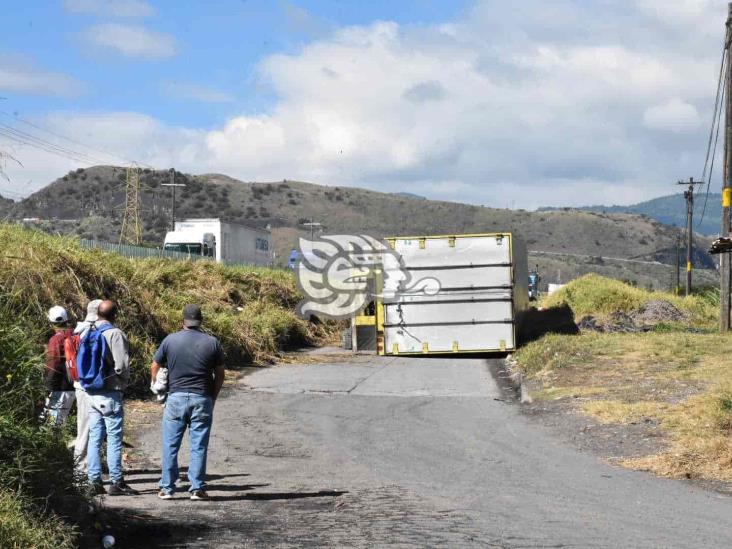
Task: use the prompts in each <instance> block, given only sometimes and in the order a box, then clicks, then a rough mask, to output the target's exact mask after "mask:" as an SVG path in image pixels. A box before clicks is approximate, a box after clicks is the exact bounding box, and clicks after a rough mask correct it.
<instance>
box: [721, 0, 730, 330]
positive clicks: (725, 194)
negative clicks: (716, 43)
mask: <svg viewBox="0 0 732 549" xmlns="http://www.w3.org/2000/svg"><path fill="white" fill-rule="evenodd" d="M727 13H728V15H727V23H726V25H727V30H726V35H725V36H726V38H725V44H724V47H725V55H726V57H727V68H726V72H725V75H724V89H725V90H726V91H727V93H726V95H725V103H724V164H723V173H722V180H723V181H724V184H723V185H724V186H723V187H722V226H721V228H720V231H719V236H720V237H721V238H729V233H730V211H729V209H730V205H732V99H730V91H731V90H732V63H730V58H732V55H731V54H732V45H731V44H730V38H731V34H730V25H731V24H732V2H730V3H729V4H728V6H727ZM719 275H720V296H719V297H720V300H719V301H720V315H719V329H720V331H721V332H727V331H729V321H730V317H729V312H730V254H729V253H723V254H721V255H720V258H719Z"/></svg>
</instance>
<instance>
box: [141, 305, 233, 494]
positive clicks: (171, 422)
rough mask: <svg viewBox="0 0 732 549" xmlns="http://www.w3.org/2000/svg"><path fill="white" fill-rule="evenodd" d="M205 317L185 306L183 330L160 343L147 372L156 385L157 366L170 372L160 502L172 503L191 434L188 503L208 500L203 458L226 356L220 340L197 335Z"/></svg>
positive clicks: (200, 334)
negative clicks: (184, 445) (182, 452)
mask: <svg viewBox="0 0 732 549" xmlns="http://www.w3.org/2000/svg"><path fill="white" fill-rule="evenodd" d="M202 322H203V315H202V313H201V308H200V307H199V306H198V305H186V306H185V307H184V308H183V329H182V330H181V331H179V332H176V333H174V334H170V335H168V336H167V337H166V338H165V339H164V340H163V342H162V343H161V344H160V347H159V348H158V350H157V352H156V353H155V358H154V360H153V363H152V366H151V367H150V373H151V375H152V380H153V381H155V379H156V377H157V374H158V370H159V369H160V368H161V367H164V366H167V368H168V400H167V403H166V405H165V412H164V413H163V447H162V460H161V461H162V464H161V469H162V474H161V478H160V492H159V493H158V497H159V498H160V499H171V498H172V497H173V494H174V492H175V483H176V481H177V480H178V475H179V471H178V451H179V450H180V445H181V442H182V441H183V435H184V434H185V432H186V428H187V429H188V430H189V434H188V437H189V439H190V453H191V455H190V461H189V465H188V480H189V481H190V483H191V486H190V489H189V492H190V498H191V499H192V500H194V501H195V500H208V499H209V496H208V494H206V457H207V454H208V440H209V436H210V434H211V424H212V420H213V407H214V402H215V401H216V398H217V397H218V396H219V392H220V391H221V387H222V385H223V384H224V352H223V349H222V348H221V343H219V340H218V339H216V338H215V337H213V336H210V335H207V334H205V333H203V332H202V331H201V323H202Z"/></svg>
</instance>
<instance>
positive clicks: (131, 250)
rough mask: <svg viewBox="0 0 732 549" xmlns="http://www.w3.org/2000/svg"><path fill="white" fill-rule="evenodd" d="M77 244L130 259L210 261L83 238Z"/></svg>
mask: <svg viewBox="0 0 732 549" xmlns="http://www.w3.org/2000/svg"><path fill="white" fill-rule="evenodd" d="M79 242H80V243H81V246H82V248H88V249H98V250H104V251H105V252H112V253H115V254H119V255H121V256H124V257H129V258H131V259H145V258H147V257H165V258H168V259H175V260H178V261H207V260H208V261H210V259H209V258H207V257H203V256H200V255H196V254H187V253H184V252H174V251H172V250H164V249H163V248H148V247H145V246H132V245H130V244H114V243H112V242H104V241H101V240H87V239H85V238H82V239H81V240H80V241H79Z"/></svg>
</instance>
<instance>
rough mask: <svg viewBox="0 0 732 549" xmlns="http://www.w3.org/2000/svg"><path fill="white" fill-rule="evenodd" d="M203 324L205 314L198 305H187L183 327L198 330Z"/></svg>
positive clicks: (184, 309) (184, 308) (184, 311)
mask: <svg viewBox="0 0 732 549" xmlns="http://www.w3.org/2000/svg"><path fill="white" fill-rule="evenodd" d="M201 322H203V314H202V313H201V308H200V307H199V306H198V305H192V304H191V305H186V306H185V307H183V326H188V327H189V328H196V327H198V326H200V325H201Z"/></svg>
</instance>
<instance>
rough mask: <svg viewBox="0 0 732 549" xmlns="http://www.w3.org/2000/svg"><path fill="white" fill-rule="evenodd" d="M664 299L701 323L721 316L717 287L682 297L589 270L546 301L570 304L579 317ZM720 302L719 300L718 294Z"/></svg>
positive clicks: (552, 304) (547, 304)
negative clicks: (718, 312)
mask: <svg viewBox="0 0 732 549" xmlns="http://www.w3.org/2000/svg"><path fill="white" fill-rule="evenodd" d="M658 299H662V300H665V301H668V302H670V303H672V304H673V305H674V306H675V307H676V308H677V309H679V310H680V311H683V312H685V313H687V314H688V315H689V316H690V317H691V319H692V320H693V321H695V322H697V323H713V322H716V319H717V311H716V306H715V305H714V301H715V296H714V292H713V291H711V290H710V291H709V292H707V293H704V294H703V295H700V296H696V295H691V296H688V297H680V296H676V295H673V294H670V293H665V292H649V291H647V290H643V289H641V288H637V287H634V286H631V285H630V284H627V283H624V282H621V281H619V280H614V279H611V278H605V277H603V276H599V275H596V274H588V275H585V276H583V277H580V278H577V279H575V280H573V281H572V282H570V283H569V284H567V285H566V286H564V287H563V288H561V289H560V290H558V291H557V292H555V293H554V294H552V295H550V296H548V297H547V298H545V299H544V300H543V301H542V305H543V306H544V307H557V306H560V305H565V304H566V305H569V306H570V307H571V308H572V311H573V312H574V315H575V318H580V317H582V316H585V315H593V316H599V317H602V316H606V315H610V314H613V313H616V312H623V313H630V312H632V311H635V310H638V309H639V308H640V307H641V306H643V305H644V304H645V303H647V302H649V301H652V300H658ZM716 299H717V303H719V301H718V298H716Z"/></svg>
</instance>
